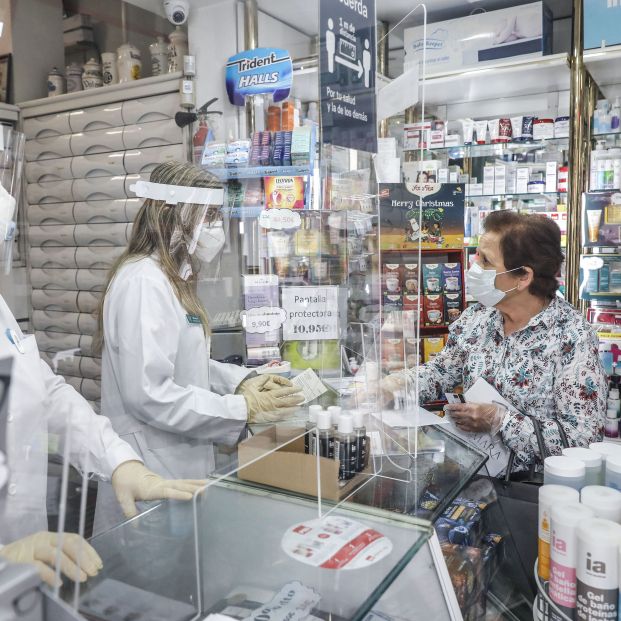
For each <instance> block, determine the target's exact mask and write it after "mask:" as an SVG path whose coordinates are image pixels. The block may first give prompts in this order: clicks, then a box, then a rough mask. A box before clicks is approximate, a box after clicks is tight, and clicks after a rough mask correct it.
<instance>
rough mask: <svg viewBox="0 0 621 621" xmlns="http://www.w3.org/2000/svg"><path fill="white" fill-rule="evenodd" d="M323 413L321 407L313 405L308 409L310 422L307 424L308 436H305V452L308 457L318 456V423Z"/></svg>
mask: <svg viewBox="0 0 621 621" xmlns="http://www.w3.org/2000/svg"><path fill="white" fill-rule="evenodd" d="M321 412H323V408H322V407H321V406H320V405H311V406H309V408H308V421H307V423H306V435H305V436H304V452H305V453H306V454H307V455H316V454H317V433H316V428H317V421H318V420H319V414H320V413H321Z"/></svg>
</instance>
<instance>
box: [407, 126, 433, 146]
mask: <svg viewBox="0 0 621 621" xmlns="http://www.w3.org/2000/svg"><path fill="white" fill-rule="evenodd" d="M430 131H431V121H425V122H424V123H409V124H407V125H404V126H403V150H404V151H414V150H416V149H420V148H421V147H422V148H426V147H427V144H428V143H429V132H430ZM421 135H422V136H423V144H422V145H421Z"/></svg>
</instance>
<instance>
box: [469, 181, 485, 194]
mask: <svg viewBox="0 0 621 621" xmlns="http://www.w3.org/2000/svg"><path fill="white" fill-rule="evenodd" d="M467 194H468V196H482V195H483V184H482V183H469V184H468V188H467Z"/></svg>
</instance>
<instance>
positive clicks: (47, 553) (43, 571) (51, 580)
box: [0, 532, 103, 587]
mask: <svg viewBox="0 0 621 621" xmlns="http://www.w3.org/2000/svg"><path fill="white" fill-rule="evenodd" d="M60 539H61V537H60V536H59V535H58V534H57V533H49V532H40V533H35V534H34V535H29V536H28V537H24V538H23V539H18V540H17V541H14V542H13V543H9V544H8V545H6V546H4V547H3V548H2V549H1V550H0V556H3V557H4V558H6V559H7V560H9V561H12V562H14V563H28V564H31V565H34V566H35V567H36V568H37V570H38V572H39V575H40V576H41V579H42V580H43V581H44V582H47V583H48V584H49V585H50V586H51V587H54V586H60V584H58V585H57V584H56V576H55V570H54V567H55V566H56V565H55V564H56V553H57V550H58V546H59V545H61V554H60V571H61V573H63V574H64V575H65V576H67V577H68V578H71V580H79V581H80V582H85V581H86V580H87V578H89V577H91V578H92V577H93V576H96V575H97V573H98V572H99V570H100V569H101V568H102V567H103V563H102V561H101V559H100V558H99V554H97V552H95V550H94V548H93V547H92V546H91V545H90V544H88V543H87V542H86V540H85V539H83V538H82V537H80V536H79V535H75V534H73V533H64V535H63V536H62V542H61V541H60ZM78 565H79V566H78Z"/></svg>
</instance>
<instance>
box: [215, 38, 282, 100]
mask: <svg viewBox="0 0 621 621" xmlns="http://www.w3.org/2000/svg"><path fill="white" fill-rule="evenodd" d="M292 81H293V65H292V64H291V56H290V55H289V52H287V51H286V50H281V49H279V48H276V47H259V48H257V49H254V50H246V51H245V52H240V53H239V54H236V55H235V56H231V58H229V60H228V62H227V64H226V91H227V93H228V95H229V101H230V102H231V103H232V104H233V105H234V106H243V105H244V103H245V99H246V97H249V96H252V95H272V97H273V99H274V101H275V102H279V101H283V100H284V99H287V97H289V92H290V91H291V83H292Z"/></svg>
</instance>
